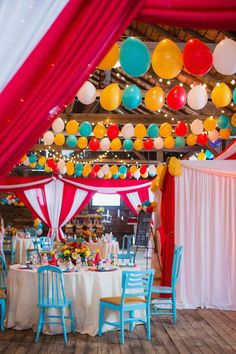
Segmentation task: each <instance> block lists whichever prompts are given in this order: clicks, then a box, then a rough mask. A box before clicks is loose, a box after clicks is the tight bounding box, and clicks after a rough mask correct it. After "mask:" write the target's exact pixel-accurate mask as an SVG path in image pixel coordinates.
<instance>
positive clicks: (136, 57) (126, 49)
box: [120, 37, 151, 77]
mask: <svg viewBox="0 0 236 354" xmlns="http://www.w3.org/2000/svg"><path fill="white" fill-rule="evenodd" d="M150 58H151V56H150V53H149V50H148V48H147V46H146V45H145V44H144V43H143V42H142V41H140V40H139V39H137V38H134V37H130V38H127V39H126V40H125V41H124V42H123V44H122V46H121V48H120V65H121V67H122V69H123V70H124V71H125V72H126V73H127V74H128V75H130V76H133V77H139V76H142V75H144V74H145V73H146V72H147V71H148V69H149V67H150Z"/></svg>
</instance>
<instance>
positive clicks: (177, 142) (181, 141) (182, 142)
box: [175, 136, 185, 147]
mask: <svg viewBox="0 0 236 354" xmlns="http://www.w3.org/2000/svg"><path fill="white" fill-rule="evenodd" d="M184 145H185V139H184V138H183V137H182V136H177V137H176V138H175V146H177V147H183V146H184Z"/></svg>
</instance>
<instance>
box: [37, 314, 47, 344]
mask: <svg viewBox="0 0 236 354" xmlns="http://www.w3.org/2000/svg"><path fill="white" fill-rule="evenodd" d="M44 311H45V309H44V308H43V307H42V308H41V309H40V317H39V323H38V329H37V335H36V343H38V341H39V335H40V332H41V331H42V329H43V321H44Z"/></svg>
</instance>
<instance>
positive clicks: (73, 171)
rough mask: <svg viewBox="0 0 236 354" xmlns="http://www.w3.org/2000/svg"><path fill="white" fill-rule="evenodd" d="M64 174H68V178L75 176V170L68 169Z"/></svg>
mask: <svg viewBox="0 0 236 354" xmlns="http://www.w3.org/2000/svg"><path fill="white" fill-rule="evenodd" d="M66 173H67V174H68V176H73V175H74V174H75V169H74V168H70V169H68V170H66Z"/></svg>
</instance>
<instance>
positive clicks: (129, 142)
mask: <svg viewBox="0 0 236 354" xmlns="http://www.w3.org/2000/svg"><path fill="white" fill-rule="evenodd" d="M133 145H134V143H133V141H132V140H131V139H125V140H124V141H123V148H124V149H125V150H132V149H133Z"/></svg>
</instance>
